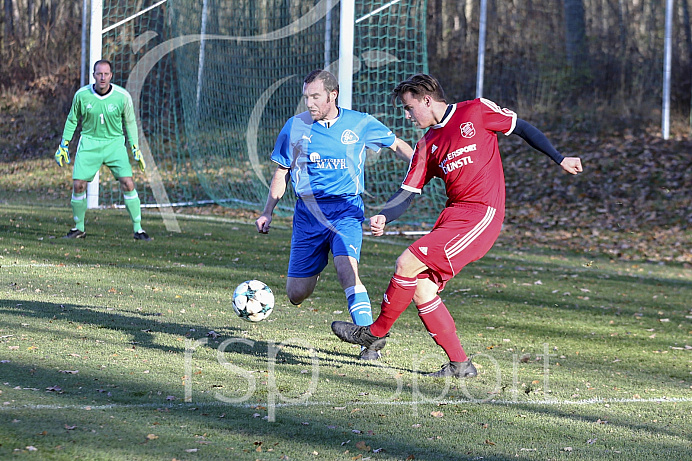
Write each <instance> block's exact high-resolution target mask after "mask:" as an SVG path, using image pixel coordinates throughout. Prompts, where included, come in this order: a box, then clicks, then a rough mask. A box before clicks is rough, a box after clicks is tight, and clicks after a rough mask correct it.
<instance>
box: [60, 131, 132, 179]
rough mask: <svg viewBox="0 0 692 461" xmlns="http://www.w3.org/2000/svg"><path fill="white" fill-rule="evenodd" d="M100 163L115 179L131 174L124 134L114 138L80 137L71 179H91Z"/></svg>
mask: <svg viewBox="0 0 692 461" xmlns="http://www.w3.org/2000/svg"><path fill="white" fill-rule="evenodd" d="M101 165H106V166H107V167H108V168H109V169H110V170H111V173H113V176H115V179H120V178H126V177H128V176H129V177H131V176H132V166H131V165H130V158H129V157H128V154H127V148H126V147H125V137H124V136H123V137H122V138H115V139H93V138H85V137H82V138H80V140H79V145H78V146H77V155H76V156H75V160H74V170H72V179H79V180H82V181H87V182H88V181H91V180H93V179H94V176H96V173H97V172H98V171H99V168H101Z"/></svg>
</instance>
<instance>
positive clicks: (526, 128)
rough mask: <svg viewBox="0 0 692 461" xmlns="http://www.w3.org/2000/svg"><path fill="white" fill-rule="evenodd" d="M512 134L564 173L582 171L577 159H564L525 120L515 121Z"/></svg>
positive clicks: (579, 161)
mask: <svg viewBox="0 0 692 461" xmlns="http://www.w3.org/2000/svg"><path fill="white" fill-rule="evenodd" d="M512 134H516V135H517V136H519V137H521V138H522V139H523V140H524V141H526V143H527V144H528V145H529V146H531V147H533V148H534V149H536V150H537V151H540V152H543V153H544V154H545V155H547V156H548V157H550V158H551V159H553V161H554V162H555V163H557V164H558V165H560V166H561V167H562V169H563V170H565V171H566V172H568V173H570V174H577V173H581V172H582V171H583V168H582V165H581V160H580V159H579V157H564V156H563V155H562V154H560V153H559V152H558V151H557V149H555V147H553V145H552V144H551V143H550V141H549V140H548V138H547V137H546V136H545V134H543V132H542V131H541V130H539V129H538V128H536V127H535V126H533V125H531V124H530V123H529V122H527V121H526V120H522V119H520V118H519V119H517V124H516V126H515V128H514V131H513V132H512Z"/></svg>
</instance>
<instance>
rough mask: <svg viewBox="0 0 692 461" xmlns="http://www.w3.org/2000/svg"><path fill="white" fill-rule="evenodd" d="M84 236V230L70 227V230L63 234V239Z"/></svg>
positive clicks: (81, 237)
mask: <svg viewBox="0 0 692 461" xmlns="http://www.w3.org/2000/svg"><path fill="white" fill-rule="evenodd" d="M85 237H86V232H84V231H81V230H79V229H77V228H76V227H75V228H74V229H70V232H68V233H67V235H66V236H64V237H63V238H65V239H83V238H85Z"/></svg>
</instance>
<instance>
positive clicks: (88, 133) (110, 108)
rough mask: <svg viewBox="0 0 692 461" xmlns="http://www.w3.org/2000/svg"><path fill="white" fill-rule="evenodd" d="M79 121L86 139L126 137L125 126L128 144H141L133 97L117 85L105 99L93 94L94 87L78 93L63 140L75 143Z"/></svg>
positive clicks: (88, 86)
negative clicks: (73, 138) (73, 137)
mask: <svg viewBox="0 0 692 461" xmlns="http://www.w3.org/2000/svg"><path fill="white" fill-rule="evenodd" d="M80 119H81V120H82V136H83V137H85V138H91V139H101V140H108V139H117V138H119V137H122V136H123V124H124V125H125V130H126V131H127V138H128V139H129V141H130V143H129V144H130V145H133V144H139V142H138V138H137V120H136V119H135V111H134V107H133V105H132V97H131V96H130V93H128V92H127V90H125V88H122V87H120V86H118V85H113V84H111V89H110V91H109V92H108V93H106V94H105V95H103V96H101V95H100V94H98V93H97V92H96V91H94V88H93V86H92V85H87V86H84V87H82V88H80V89H79V90H77V92H76V93H75V95H74V98H73V99H72V107H71V108H70V113H69V115H68V116H67V121H66V122H65V129H64V130H63V133H62V137H63V139H66V140H68V141H70V140H72V136H73V135H74V132H75V130H76V129H77V123H78V122H79V120H80Z"/></svg>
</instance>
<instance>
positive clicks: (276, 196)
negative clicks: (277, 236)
mask: <svg viewBox="0 0 692 461" xmlns="http://www.w3.org/2000/svg"><path fill="white" fill-rule="evenodd" d="M289 171H290V170H289V169H288V168H283V167H280V166H279V167H276V171H274V176H273V177H272V182H271V184H270V185H269V194H268V195H267V203H266V204H265V205H264V210H263V211H262V214H261V215H260V216H259V218H257V220H256V221H255V226H257V232H260V233H262V234H266V233H268V232H269V227H270V224H271V222H272V213H273V212H274V208H275V207H276V204H277V203H279V200H281V197H283V196H284V193H285V192H286V181H287V180H288V173H289Z"/></svg>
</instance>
